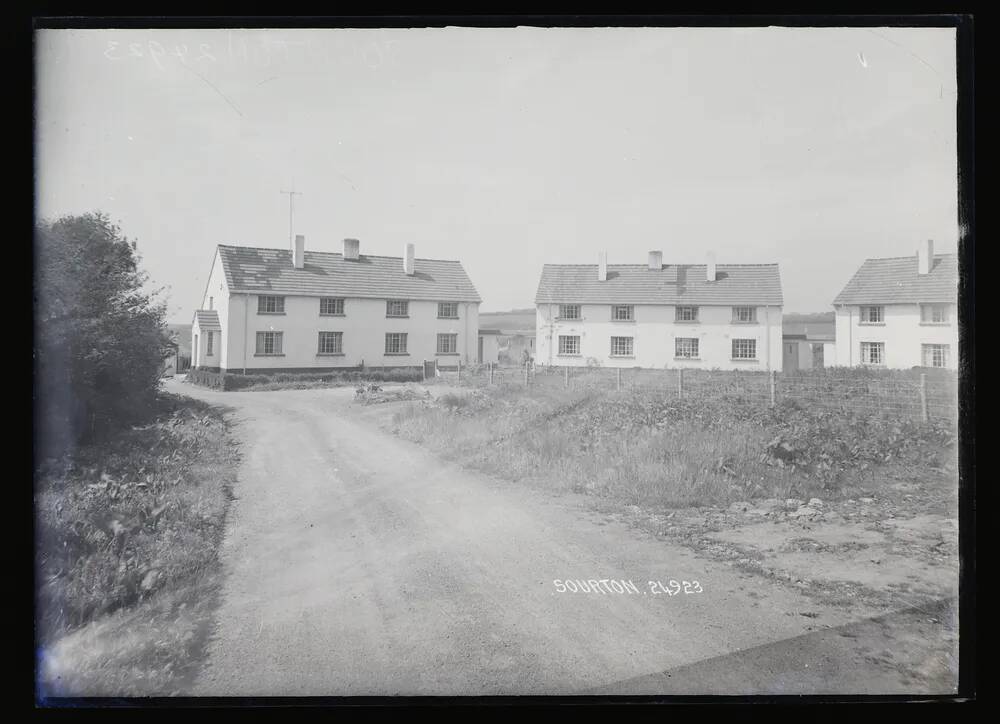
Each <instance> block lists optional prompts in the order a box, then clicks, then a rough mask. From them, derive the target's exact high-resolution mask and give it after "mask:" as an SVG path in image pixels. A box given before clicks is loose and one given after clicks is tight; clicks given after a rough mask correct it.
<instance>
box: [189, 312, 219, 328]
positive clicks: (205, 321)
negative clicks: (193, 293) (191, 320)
mask: <svg viewBox="0 0 1000 724" xmlns="http://www.w3.org/2000/svg"><path fill="white" fill-rule="evenodd" d="M194 316H195V319H196V320H197V322H198V326H199V327H200V328H201V329H203V330H215V329H217V330H221V329H222V325H221V324H219V313H218V312H216V311H215V310H214V309H198V310H196V311H195V313H194Z"/></svg>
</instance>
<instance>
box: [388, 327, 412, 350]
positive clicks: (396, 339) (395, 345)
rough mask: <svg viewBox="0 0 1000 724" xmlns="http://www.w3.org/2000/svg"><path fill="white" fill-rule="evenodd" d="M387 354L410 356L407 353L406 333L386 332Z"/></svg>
mask: <svg viewBox="0 0 1000 724" xmlns="http://www.w3.org/2000/svg"><path fill="white" fill-rule="evenodd" d="M385 353H386V354H408V353H407V351H406V332H386V335H385Z"/></svg>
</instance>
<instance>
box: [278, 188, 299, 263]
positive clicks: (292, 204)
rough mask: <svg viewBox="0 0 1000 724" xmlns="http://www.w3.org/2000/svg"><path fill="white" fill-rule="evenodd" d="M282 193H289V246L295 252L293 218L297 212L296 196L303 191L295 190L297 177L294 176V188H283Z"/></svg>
mask: <svg viewBox="0 0 1000 724" xmlns="http://www.w3.org/2000/svg"><path fill="white" fill-rule="evenodd" d="M281 193H283V194H288V248H289V249H291V250H292V251H293V252H294V251H295V249H294V239H295V236H294V235H293V226H292V219H293V217H294V214H295V197H296V196H301V195H302V192H301V191H296V190H295V179H294V178H293V179H292V190H291V191H285V190H284V189H282V190H281Z"/></svg>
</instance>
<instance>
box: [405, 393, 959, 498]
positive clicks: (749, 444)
mask: <svg viewBox="0 0 1000 724" xmlns="http://www.w3.org/2000/svg"><path fill="white" fill-rule="evenodd" d="M393 427H394V430H395V431H396V432H397V433H398V434H400V435H401V436H403V437H406V438H408V439H410V440H413V441H415V442H419V443H422V444H424V445H427V446H428V447H430V448H432V449H434V450H436V451H437V452H438V453H439V454H441V455H443V456H445V457H448V458H450V459H453V460H456V461H458V462H460V463H462V464H466V465H470V466H473V467H476V468H478V469H481V470H484V471H487V472H490V473H493V474H496V475H499V476H501V477H504V478H507V479H511V480H520V479H524V478H530V479H532V480H535V481H545V482H547V483H548V484H551V485H554V486H555V487H558V488H565V489H572V490H575V491H577V492H584V493H590V494H594V495H601V496H608V497H612V498H615V499H616V500H619V501H622V502H626V503H628V504H631V505H639V506H651V507H686V506H701V505H727V504H729V503H732V502H735V501H742V500H750V499H753V498H787V497H796V498H805V499H808V498H809V497H812V496H818V497H827V498H829V497H836V496H839V495H842V494H844V493H850V492H851V491H853V490H855V489H858V488H860V487H865V486H871V485H873V484H874V483H875V481H876V479H877V476H878V473H879V471H880V470H882V469H884V466H886V465H890V464H891V465H894V466H899V465H902V466H904V467H905V466H910V467H911V468H913V469H919V468H926V467H928V466H933V465H935V464H940V461H941V460H943V459H944V456H946V454H947V453H946V451H947V449H948V447H949V446H951V445H952V443H953V438H954V430H953V429H952V427H951V426H950V425H949V424H947V423H930V424H923V423H913V422H908V421H901V420H899V419H898V418H896V417H895V416H889V415H878V414H874V413H872V414H865V413H831V412H827V411H823V410H814V409H811V408H809V407H808V406H805V405H802V404H800V403H797V402H792V401H789V402H787V403H784V404H780V405H778V406H777V407H775V408H773V409H771V408H767V407H766V406H761V405H760V404H758V403H756V402H753V403H751V402H748V401H747V400H746V399H744V398H741V397H739V396H733V397H726V396H724V395H723V396H717V397H714V398H711V399H700V400H693V399H678V398H677V397H676V396H673V395H670V394H666V393H660V394H657V393H655V392H650V391H642V392H640V391H635V392H632V391H622V392H608V391H595V390H593V389H591V388H583V387H582V386H581V387H579V388H575V389H569V390H555V389H545V388H533V389H531V390H529V391H527V392H526V391H524V390H523V389H520V390H519V389H517V388H514V387H501V388H494V389H489V390H474V391H472V392H470V393H468V394H456V393H448V394H444V395H441V396H440V397H439V398H438V399H437V400H436V401H435V402H434V403H426V402H423V403H411V404H409V405H407V406H405V407H403V408H402V409H401V410H400V411H399V412H397V413H396V415H395V416H394V418H393Z"/></svg>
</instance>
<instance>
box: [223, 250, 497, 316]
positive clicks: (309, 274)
mask: <svg viewBox="0 0 1000 724" xmlns="http://www.w3.org/2000/svg"><path fill="white" fill-rule="evenodd" d="M219 254H220V256H221V258H222V268H223V270H224V271H225V273H226V283H227V284H228V285H229V290H230V291H231V292H236V293H240V292H250V293H257V294H288V295H302V296H339V297H367V298H375V299H387V298H388V299H420V300H431V301H456V302H480V301H482V300H481V299H480V298H479V293H478V292H477V291H476V288H475V287H474V286H473V285H472V281H471V280H470V279H469V277H468V275H467V274H466V273H465V269H464V268H463V267H462V264H461V262H457V261H440V260H437V259H416V260H415V261H414V269H415V273H414V274H413V275H412V276H411V275H408V274H406V273H405V272H404V271H403V258H402V257H398V256H371V255H369V254H362V255H360V257H359V258H358V259H357V260H345V259H344V256H343V254H338V253H332V252H325V251H306V252H305V259H304V262H305V263H304V265H303V268H302V269H296V268H295V266H294V265H293V264H292V252H291V251H289V250H287V249H259V248H254V247H247V246H227V245H224V244H220V245H219Z"/></svg>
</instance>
